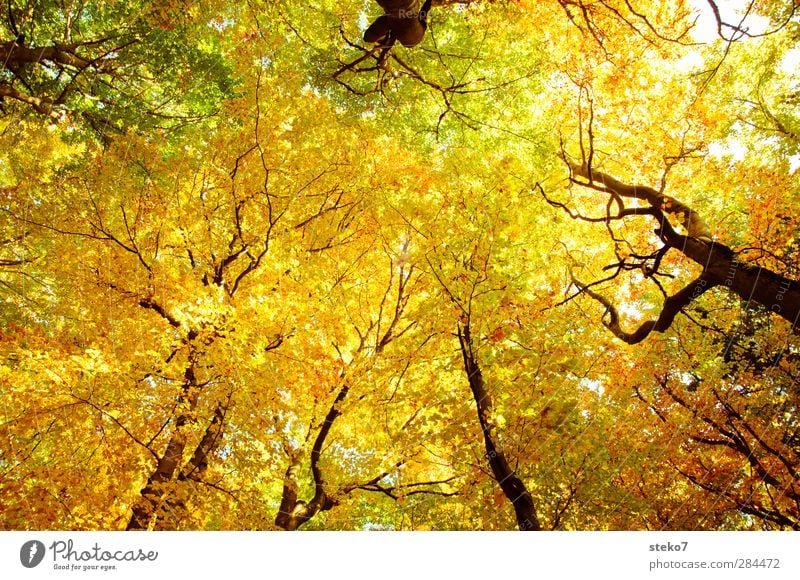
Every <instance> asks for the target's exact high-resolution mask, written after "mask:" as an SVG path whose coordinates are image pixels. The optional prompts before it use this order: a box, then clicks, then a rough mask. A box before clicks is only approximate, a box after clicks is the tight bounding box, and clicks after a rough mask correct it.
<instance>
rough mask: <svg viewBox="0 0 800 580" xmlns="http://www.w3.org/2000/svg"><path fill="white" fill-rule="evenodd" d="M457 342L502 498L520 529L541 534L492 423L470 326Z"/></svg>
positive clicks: (527, 495)
mask: <svg viewBox="0 0 800 580" xmlns="http://www.w3.org/2000/svg"><path fill="white" fill-rule="evenodd" d="M458 340H459V343H460V344H461V355H462V357H463V359H464V370H465V371H466V373H467V379H468V380H469V386H470V389H471V390H472V396H473V398H474V399H475V406H476V407H477V410H478V421H479V423H480V426H481V432H482V433H483V441H484V445H485V447H486V459H487V461H488V462H489V467H491V469H492V474H493V475H494V479H495V481H496V482H497V484H498V485H499V486H500V489H501V490H503V494H504V495H505V496H506V498H508V500H509V501H510V502H511V505H512V506H513V507H514V515H515V516H516V520H517V526H518V527H519V529H520V530H522V531H538V530H541V526H540V524H539V518H538V517H537V515H536V507H535V505H534V503H533V498H532V497H531V494H530V492H528V489H527V488H526V487H525V484H524V483H523V482H522V480H521V479H520V478H519V477H517V474H516V473H515V472H514V471H513V470H512V469H511V467H510V466H509V465H508V461H507V460H506V457H505V454H504V453H503V450H502V448H501V446H500V443H499V441H498V436H497V433H496V428H495V426H494V422H493V421H492V399H491V396H490V395H489V392H488V391H487V390H486V384H485V383H484V380H483V374H482V373H481V369H480V367H479V366H478V361H477V360H476V358H475V353H474V352H473V349H472V337H471V335H470V327H469V323H466V324H465V325H464V326H463V327H459V329H458Z"/></svg>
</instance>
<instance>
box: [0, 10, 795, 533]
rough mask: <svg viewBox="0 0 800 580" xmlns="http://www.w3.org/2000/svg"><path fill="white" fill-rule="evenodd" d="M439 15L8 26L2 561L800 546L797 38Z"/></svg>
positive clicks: (38, 16) (756, 25)
mask: <svg viewBox="0 0 800 580" xmlns="http://www.w3.org/2000/svg"><path fill="white" fill-rule="evenodd" d="M434 4H435V9H434V10H433V11H432V12H431V15H430V18H429V28H428V30H427V32H426V37H425V39H424V41H423V42H422V43H420V44H419V45H418V46H416V47H413V48H406V47H403V46H400V45H393V46H391V47H382V48H381V47H379V48H374V47H370V46H364V45H363V43H362V42H361V41H360V40H358V39H360V38H361V35H362V34H363V30H362V28H363V22H364V21H365V19H366V17H367V13H366V12H364V9H365V5H364V3H363V2H333V1H332V0H324V1H322V2H320V3H318V5H317V10H316V12H315V14H314V15H313V18H312V17H310V16H309V14H308V11H307V7H300V6H299V5H298V4H296V3H293V2H288V1H287V2H284V1H278V2H260V1H258V0H253V1H251V2H247V3H227V2H223V3H214V5H213V6H212V5H210V4H209V5H207V6H203V7H202V8H203V9H194V4H191V5H189V4H183V3H177V2H173V3H167V4H164V3H159V4H158V5H156V4H151V3H147V2H138V3H136V2H135V3H133V4H131V3H110V4H109V3H98V2H77V3H74V2H73V3H70V2H66V3H64V2H60V3H55V4H54V3H46V2H45V3H41V2H36V3H26V2H16V1H12V2H9V3H7V5H6V6H4V11H3V19H2V27H3V31H2V34H3V36H2V43H0V45H1V46H0V51H3V52H2V54H3V55H4V59H5V61H6V63H7V64H6V68H5V69H4V71H3V72H2V75H4V76H0V89H1V90H2V91H3V93H2V94H3V102H2V103H1V104H2V107H3V108H2V110H0V113H1V114H2V116H0V151H2V153H1V154H0V216H2V217H0V321H2V328H0V383H1V384H2V387H1V388H2V391H0V392H2V393H3V394H2V398H1V399H0V400H2V406H0V493H2V495H3V497H4V501H3V505H2V508H0V526H2V527H3V528H6V529H130V530H134V529H137V530H139V529H141V530H145V529H180V530H186V529H226V530H227V529H241V530H252V529H284V530H297V529H330V530H351V529H395V530H400V529H414V530H422V529H458V530H472V529H486V530H501V529H526V530H539V529H541V530H551V529H558V530H577V529H584V530H585V529H592V530H607V529H797V528H798V525H800V524H799V523H798V522H800V514H798V509H797V505H798V493H800V490H799V489H798V471H799V470H800V467H798V465H800V449H798V444H797V439H798V421H797V413H796V409H797V403H798V389H797V378H798V376H800V367H799V365H800V358H799V357H798V352H799V351H798V348H799V345H798V340H800V337H799V336H798V333H797V316H798V314H799V313H800V289H798V285H797V284H798V274H799V273H798V265H797V264H798V261H797V256H798V252H800V243H799V241H800V225H799V223H800V222H798V217H797V216H798V215H800V207H798V203H800V202H799V201H798V200H800V195H798V183H797V179H796V177H797V152H798V149H797V133H798V132H797V130H796V129H797V127H798V126H800V122H798V118H797V113H796V107H793V106H792V104H793V103H794V100H795V97H794V95H795V94H796V93H797V90H798V86H800V85H798V83H800V79H798V77H797V72H796V70H797V69H796V67H792V66H791V62H790V59H791V55H792V54H793V52H792V47H793V46H794V41H795V40H796V36H797V29H798V26H799V25H800V24H798V19H797V13H796V9H795V7H794V3H792V2H779V1H775V2H759V3H756V4H753V5H752V6H751V5H750V4H749V3H748V4H747V5H746V6H744V10H743V12H741V13H740V14H738V15H737V14H736V13H733V12H729V11H726V7H725V6H723V5H722V3H717V2H709V3H706V5H704V7H703V9H702V10H703V12H702V13H701V16H702V17H703V18H705V19H706V21H707V22H709V23H710V28H709V29H708V30H709V31H710V35H704V36H703V38H702V40H703V41H704V43H700V42H699V41H698V38H699V37H700V34H699V31H698V29H697V28H698V26H699V25H698V24H695V16H696V15H697V14H695V13H694V12H693V10H694V9H693V8H692V5H690V4H688V3H686V2H684V1H683V0H663V1H659V2H629V1H619V2H617V1H615V0H602V1H600V2H584V1H578V0H576V1H574V2H566V1H561V0H552V1H549V2H527V1H524V0H513V1H504V2H497V1H489V0H472V1H469V2H460V1H457V2H449V1H448V2H440V3H434ZM362 12H363V14H362ZM370 15H371V13H370ZM362 16H363V18H362ZM701 21H702V20H701ZM97 137H99V138H97Z"/></svg>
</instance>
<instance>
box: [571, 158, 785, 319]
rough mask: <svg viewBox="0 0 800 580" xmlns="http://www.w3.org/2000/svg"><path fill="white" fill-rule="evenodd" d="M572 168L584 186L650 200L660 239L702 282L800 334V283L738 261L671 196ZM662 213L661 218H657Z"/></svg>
mask: <svg viewBox="0 0 800 580" xmlns="http://www.w3.org/2000/svg"><path fill="white" fill-rule="evenodd" d="M570 168H571V170H572V172H573V175H575V176H578V177H582V178H584V179H587V180H590V181H587V182H586V183H583V182H578V183H581V184H582V185H585V186H587V187H592V188H595V189H600V190H601V191H607V192H609V193H611V194H614V195H618V196H620V197H623V198H629V199H639V200H642V201H645V202H647V203H648V204H649V205H650V208H649V209H650V211H648V212H647V214H648V215H651V216H654V217H655V218H656V219H658V221H659V225H658V227H657V229H656V233H657V234H658V236H659V238H660V239H661V241H662V242H663V243H664V244H665V245H666V246H667V247H669V248H672V249H675V250H677V251H678V252H681V253H682V254H683V255H684V256H686V257H687V258H689V259H690V260H692V261H694V262H696V263H697V264H699V265H700V266H702V268H703V274H702V276H701V278H702V279H704V280H706V281H707V283H708V284H709V285H710V286H725V287H726V288H728V289H729V290H730V291H731V292H733V293H734V294H736V295H737V296H739V297H740V298H741V299H742V300H744V301H745V302H748V303H749V302H756V303H758V304H760V305H762V306H763V307H764V308H766V309H767V310H769V311H770V312H774V313H775V314H777V315H778V316H780V317H782V318H784V319H785V320H787V321H788V322H789V324H791V325H792V329H793V330H794V331H795V332H797V331H798V321H800V284H798V282H797V281H796V280H792V279H790V278H786V277H785V276H781V275H780V274H778V273H776V272H773V271H771V270H768V269H766V268H762V267H760V266H754V265H751V264H746V263H743V262H740V261H739V260H738V258H737V255H736V253H735V252H734V251H733V250H732V249H731V248H729V247H728V246H726V245H724V244H720V243H717V242H712V241H711V238H710V237H709V236H708V228H707V226H706V225H705V223H704V222H703V220H702V219H701V218H700V216H699V215H698V213H697V212H696V211H694V210H693V209H692V208H690V207H689V206H687V205H685V204H683V203H681V202H679V201H677V200H676V199H674V198H672V197H669V196H665V195H663V194H661V193H660V192H658V191H656V190H655V189H653V188H651V187H647V186H639V185H629V184H625V183H622V182H621V181H619V180H618V179H616V178H614V177H611V176H610V175H607V174H605V173H602V172H600V171H597V170H596V169H592V170H591V173H590V171H589V170H588V168H586V167H584V166H579V165H577V164H572V163H571V164H570ZM664 213H672V214H676V215H680V216H682V222H683V225H684V227H686V229H687V232H688V234H689V235H682V234H679V233H678V232H677V231H675V229H674V228H673V227H672V226H671V225H670V224H669V222H668V221H667V220H666V217H665V216H664ZM659 215H661V216H662V217H661V218H659ZM688 288H689V287H688V286H687V289H688ZM687 289H684V290H683V291H681V292H684V291H687ZM695 289H696V288H695ZM706 289H707V288H706ZM703 291H705V289H704V290H703ZM688 292H689V295H690V296H691V297H692V299H693V298H695V297H696V296H692V294H693V291H688ZM679 294H680V293H679ZM698 296H699V294H698ZM684 305H685V304H684Z"/></svg>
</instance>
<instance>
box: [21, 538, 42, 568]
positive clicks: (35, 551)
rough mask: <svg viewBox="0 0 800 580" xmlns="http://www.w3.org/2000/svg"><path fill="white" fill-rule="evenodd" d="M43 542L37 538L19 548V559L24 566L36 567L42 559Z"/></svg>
mask: <svg viewBox="0 0 800 580" xmlns="http://www.w3.org/2000/svg"><path fill="white" fill-rule="evenodd" d="M44 552H45V550H44V544H43V543H41V542H40V541H39V540H30V541H28V542H25V543H24V544H22V547H21V548H20V549H19V561H20V562H22V565H23V566H25V567H26V568H36V566H38V565H39V564H41V563H42V560H43V559H44Z"/></svg>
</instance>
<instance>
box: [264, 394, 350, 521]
mask: <svg viewBox="0 0 800 580" xmlns="http://www.w3.org/2000/svg"><path fill="white" fill-rule="evenodd" d="M349 391H350V387H348V386H347V385H344V386H342V388H341V389H340V390H339V393H338V394H337V395H336V399H334V401H333V404H332V405H331V408H330V409H329V410H328V414H327V415H326V416H325V420H324V421H323V422H322V428H321V429H320V430H319V433H317V438H316V439H315V441H314V446H313V448H312V449H311V474H312V476H313V478H314V497H313V498H312V499H311V501H310V502H308V503H306V502H304V501H303V500H299V499H297V496H298V488H299V485H298V481H297V474H298V472H299V470H300V460H299V456H297V455H295V456H293V457H292V461H291V464H290V465H289V467H288V469H287V470H286V475H285V477H284V483H283V494H282V497H281V505H280V508H279V510H278V515H277V516H276V517H275V525H277V526H279V527H281V528H283V529H284V530H297V529H298V528H299V527H300V526H302V525H303V524H305V523H306V522H307V521H308V520H310V519H311V518H313V517H314V516H315V515H317V514H318V513H319V512H321V511H326V510H329V509H331V508H332V507H333V506H335V505H336V502H335V501H334V500H333V499H332V498H331V497H330V496H329V495H328V493H327V490H326V483H325V478H324V477H323V474H322V469H321V467H320V465H319V460H320V457H321V456H322V447H323V446H324V445H325V440H326V439H327V437H328V434H329V433H330V430H331V427H333V423H334V421H336V419H337V418H338V417H339V416H340V415H341V414H342V412H341V411H340V410H339V407H340V406H341V403H342V401H344V399H345V397H347V393H348V392H349Z"/></svg>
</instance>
